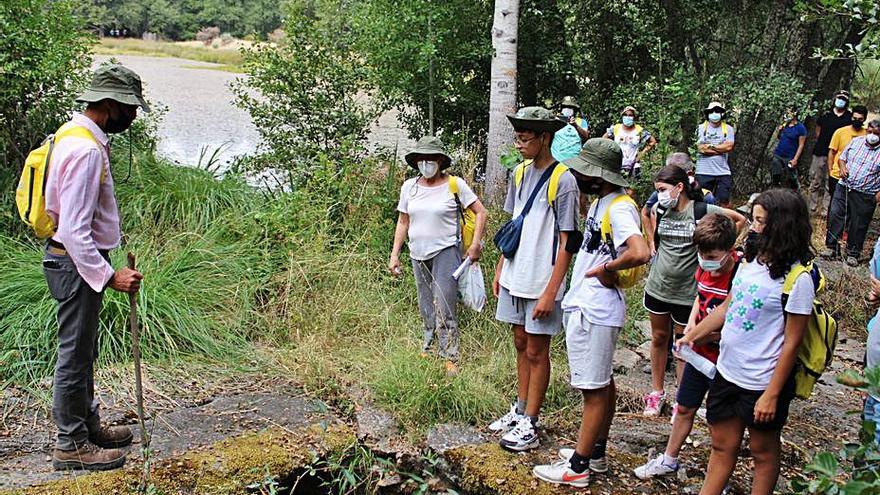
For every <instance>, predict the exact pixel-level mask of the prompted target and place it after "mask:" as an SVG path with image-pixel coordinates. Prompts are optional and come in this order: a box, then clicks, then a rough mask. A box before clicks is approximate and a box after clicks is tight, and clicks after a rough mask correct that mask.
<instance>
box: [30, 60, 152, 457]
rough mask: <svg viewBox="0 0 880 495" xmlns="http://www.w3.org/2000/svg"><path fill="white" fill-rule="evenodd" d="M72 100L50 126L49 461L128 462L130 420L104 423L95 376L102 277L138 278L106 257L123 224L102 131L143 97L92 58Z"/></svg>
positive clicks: (131, 288) (132, 80) (131, 283)
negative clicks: (52, 336)
mask: <svg viewBox="0 0 880 495" xmlns="http://www.w3.org/2000/svg"><path fill="white" fill-rule="evenodd" d="M77 101H79V102H83V103H86V109H85V110H84V111H83V112H82V113H74V115H73V118H72V119H71V121H70V122H68V123H66V124H64V125H63V126H62V127H61V128H60V129H59V130H58V132H56V133H55V146H54V149H53V151H52V155H51V163H50V164H49V173H48V177H47V180H46V193H45V198H46V213H47V214H48V215H49V217H50V218H51V219H52V223H53V224H54V225H55V226H56V228H55V232H54V234H53V235H52V236H51V237H50V238H49V240H48V242H47V245H46V250H45V253H44V256H43V273H44V274H45V276H46V283H47V284H48V286H49V292H50V293H51V294H52V297H53V298H54V299H55V300H56V301H57V302H58V359H57V361H56V364H55V377H54V381H53V389H52V419H53V420H54V421H55V424H56V425H57V427H58V439H57V442H56V445H55V450H54V451H53V453H52V465H53V466H54V467H55V469H88V470H104V469H113V468H117V467H120V466H122V465H123V464H124V463H125V451H124V450H121V449H122V448H124V447H126V446H128V445H129V444H130V443H131V441H132V433H131V429H129V428H128V427H127V426H102V425H101V420H100V416H99V411H98V401H97V400H96V399H95V380H94V374H95V361H96V360H97V356H98V322H99V317H100V312H101V304H102V300H103V297H104V290H105V289H106V288H107V287H110V288H111V289H114V290H116V291H119V292H128V293H134V292H137V290H138V289H139V287H140V280H141V279H142V278H143V277H142V276H141V274H140V273H138V272H136V271H134V270H131V269H129V268H120V269H119V270H114V269H113V267H112V266H111V265H110V254H109V253H110V250H112V249H114V248H116V247H118V246H119V241H120V237H121V233H120V225H119V209H118V208H117V206H116V197H115V193H114V188H113V177H112V175H111V171H110V148H109V146H108V141H109V138H108V136H107V134H112V133H117V132H122V131H124V130H126V129H128V128H129V127H130V126H131V123H132V121H134V119H135V117H136V116H137V107H141V108H143V109H144V111H149V107H148V106H147V103H146V102H145V101H144V98H143V94H142V91H141V79H140V77H138V75H137V74H135V73H134V72H132V71H131V70H129V69H127V68H125V67H123V66H121V65H118V64H110V65H103V66H101V67H100V68H98V69H97V70H96V71H95V74H94V77H93V79H92V83H91V85H90V86H89V88H88V90H86V92H85V93H83V94H82V95H81V96H80V97H79V98H77Z"/></svg>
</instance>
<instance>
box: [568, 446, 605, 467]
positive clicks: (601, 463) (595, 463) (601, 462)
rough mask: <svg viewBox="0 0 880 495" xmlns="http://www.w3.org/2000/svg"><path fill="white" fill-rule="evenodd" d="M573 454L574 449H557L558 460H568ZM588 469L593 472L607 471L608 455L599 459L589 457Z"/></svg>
mask: <svg viewBox="0 0 880 495" xmlns="http://www.w3.org/2000/svg"><path fill="white" fill-rule="evenodd" d="M573 455H574V449H559V459H560V460H563V461H569V460H571V456H573ZM590 471H592V472H594V473H607V472H608V456H602V457H601V458H600V459H590Z"/></svg>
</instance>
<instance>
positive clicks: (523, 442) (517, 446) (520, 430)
mask: <svg viewBox="0 0 880 495" xmlns="http://www.w3.org/2000/svg"><path fill="white" fill-rule="evenodd" d="M539 443H540V442H539V441H538V432H537V430H536V429H535V425H533V424H532V420H531V419H529V418H528V417H527V416H521V417H520V420H519V422H518V423H516V426H515V427H514V428H513V429H512V430H510V431H509V432H507V434H505V435H504V436H503V437H501V442H500V444H501V447H503V448H505V449H507V450H512V451H514V452H522V451H524V450H529V449H534V448H537V447H538V444H539Z"/></svg>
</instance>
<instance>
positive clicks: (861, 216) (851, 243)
mask: <svg viewBox="0 0 880 495" xmlns="http://www.w3.org/2000/svg"><path fill="white" fill-rule="evenodd" d="M876 206H877V201H876V200H875V198H874V194H872V193H863V192H859V191H856V190H853V189H849V188H848V187H846V186H845V185H843V184H837V189H836V190H835V191H834V196H833V197H832V198H831V213H830V214H829V215H828V233H827V234H826V235H825V246H826V247H828V248H831V249H834V250H835V251H836V250H838V249H840V247H839V246H838V242H839V241H840V238H841V237H842V236H843V231H844V229H846V232H847V237H846V254H847V256H852V257H854V258H858V257H859V256H860V255H861V254H862V246H863V245H864V244H865V236H866V235H867V234H868V225H870V223H871V218H873V217H874V208H875V207H876Z"/></svg>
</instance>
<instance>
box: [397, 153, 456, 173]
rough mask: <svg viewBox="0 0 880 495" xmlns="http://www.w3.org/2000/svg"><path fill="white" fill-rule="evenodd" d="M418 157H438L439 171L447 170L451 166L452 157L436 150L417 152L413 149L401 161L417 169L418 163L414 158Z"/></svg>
mask: <svg viewBox="0 0 880 495" xmlns="http://www.w3.org/2000/svg"><path fill="white" fill-rule="evenodd" d="M419 156H439V157H440V158H441V159H442V160H440V170H446V169H447V168H449V167H451V166H452V157H451V156H449V155H447V154H446V153H442V152H439V151H436V150H430V151H428V150H419V149H414V150H412V151H410V152H409V153H407V154H406V155H404V156H403V159H404V160H406V163H407V164H409V166H410V167H412V168H415V169H417V168H419V165H418V162H417V161H416V158H417V157H419Z"/></svg>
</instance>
